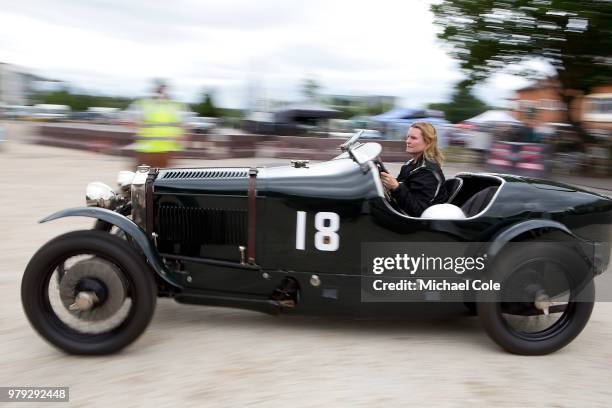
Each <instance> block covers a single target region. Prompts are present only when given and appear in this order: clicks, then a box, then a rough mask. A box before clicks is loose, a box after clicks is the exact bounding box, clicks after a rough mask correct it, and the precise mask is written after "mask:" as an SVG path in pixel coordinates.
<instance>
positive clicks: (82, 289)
mask: <svg viewBox="0 0 612 408" xmlns="http://www.w3.org/2000/svg"><path fill="white" fill-rule="evenodd" d="M126 287H127V285H126V283H125V281H124V278H123V274H122V272H121V270H120V269H119V268H118V267H117V266H115V265H114V264H112V263H111V262H109V261H106V260H104V259H101V258H95V257H94V258H91V259H86V260H82V261H79V262H77V263H75V264H74V265H73V266H72V267H70V269H68V270H67V271H66V272H65V274H64V277H63V278H62V280H61V282H60V299H61V301H62V304H63V305H64V307H65V308H66V309H67V310H68V311H70V313H71V314H73V315H75V316H77V317H78V318H79V319H81V320H87V321H99V320H104V319H107V318H109V317H110V316H112V315H114V314H115V313H116V312H117V311H118V310H119V309H120V308H121V305H122V304H123V302H124V300H125V298H126V296H127V290H126Z"/></svg>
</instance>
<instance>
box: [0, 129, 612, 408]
mask: <svg viewBox="0 0 612 408" xmlns="http://www.w3.org/2000/svg"><path fill="white" fill-rule="evenodd" d="M15 132H16V133H14V134H13V139H18V138H19V135H18V132H17V131H15ZM5 144H6V146H5V147H4V149H3V151H2V152H0V174H1V176H0V191H1V193H0V237H2V238H1V241H0V250H1V253H2V254H3V257H4V259H3V262H2V263H1V264H0V291H1V293H2V294H3V296H2V297H1V298H0V305H1V306H0V351H1V354H0V386H44V385H48V386H69V387H70V403H69V404H70V406H91V405H94V406H124V407H131V406H223V407H230V406H236V407H239V406H247V405H248V406H266V407H268V406H285V407H287V406H290V407H298V406H299V407H302V406H304V407H311V406H322V405H325V406H367V407H372V406H384V407H389V406H400V405H401V406H406V405H408V404H413V405H415V406H425V405H435V406H465V405H471V406H515V407H519V406H520V407H523V406H559V407H576V406H589V407H595V406H601V407H607V406H610V400H612V389H611V388H610V384H612V371H611V370H610V367H612V319H611V317H612V304H611V303H599V304H597V305H596V307H595V311H594V314H593V316H592V318H591V321H590V323H589V324H588V326H587V328H586V329H585V330H584V332H583V333H582V334H581V335H580V336H579V337H578V338H577V339H576V340H575V341H574V342H573V343H572V344H570V345H569V346H568V347H566V348H565V349H563V350H561V351H559V352H557V353H555V354H552V355H549V356H544V357H520V356H514V355H510V354H506V353H504V352H503V351H501V350H500V349H499V348H498V347H497V346H496V345H495V344H494V343H493V342H492V341H490V340H489V339H488V337H487V336H486V334H485V333H484V331H483V330H481V328H480V327H479V325H478V320H477V319H476V318H471V317H466V316H459V317H453V318H446V319H435V320H410V321H385V320H346V319H320V318H305V317H291V316H280V317H273V316H267V315H263V314H258V313H255V312H248V311H241V310H231V309H221V308H211V307H199V306H186V305H179V304H177V303H175V302H173V301H171V300H167V299H162V300H160V301H159V302H158V306H157V310H156V313H155V316H154V318H153V321H152V323H151V325H150V326H149V328H148V329H147V331H146V332H145V333H144V335H143V336H141V338H140V339H139V340H138V341H136V342H135V343H134V344H133V345H132V346H130V347H128V348H127V349H125V350H124V351H123V352H121V353H119V354H116V355H112V356H107V357H96V358H89V357H87V358H85V357H74V356H68V355H65V354H63V353H61V352H60V351H57V350H56V349H54V348H52V347H51V346H50V345H48V344H47V343H46V342H45V341H44V340H43V339H42V338H40V337H39V336H38V335H37V334H35V333H34V331H33V330H32V328H31V327H30V326H29V324H28V322H27V320H26V318H25V316H24V314H23V310H22V307H21V303H20V297H19V285H20V280H21V275H22V273H23V270H24V268H25V265H26V263H27V262H28V260H29V258H30V257H31V256H32V254H33V253H34V252H35V251H36V249H37V248H38V247H40V246H41V245H42V244H43V243H44V242H46V241H48V240H49V239H51V238H52V237H54V236H56V235H58V234H61V233H63V232H66V231H69V230H75V229H85V228H90V227H91V220H88V219H79V218H68V219H64V220H58V221H55V222H51V223H47V224H42V225H40V224H37V221H38V220H39V219H41V218H42V217H44V216H46V215H48V214H50V213H52V212H54V211H56V210H59V209H63V208H67V207H73V206H80V205H82V203H83V193H84V187H85V185H86V183H88V182H90V181H94V180H100V181H103V182H106V183H108V184H110V185H114V178H115V175H116V173H117V171H119V170H122V169H125V168H127V167H128V166H129V164H130V163H129V162H127V161H126V159H123V158H117V157H108V156H99V155H95V154H91V153H86V152H80V151H73V150H64V149H57V148H49V147H42V146H33V145H26V144H20V143H17V142H8V143H5ZM241 162H243V161H223V162H222V163H220V162H215V163H216V164H220V165H227V164H240V163H241ZM247 162H248V163H250V164H252V163H254V162H258V163H259V164H262V163H268V164H277V163H278V161H274V160H269V159H258V160H248V161H247ZM282 162H286V161H284V160H283V161H282ZM190 163H192V162H184V163H183V164H185V165H189V164H190ZM198 164H199V165H209V164H210V163H206V162H203V161H198ZM390 167H391V169H392V170H393V171H396V170H397V168H398V167H399V166H398V165H394V166H390ZM459 170H461V169H459ZM446 171H447V174H452V173H453V171H452V170H451V171H449V170H448V169H446ZM13 405H15V406H18V407H23V406H28V404H25V405H24V404H13ZM58 405H59V404H58ZM54 406H55V405H54Z"/></svg>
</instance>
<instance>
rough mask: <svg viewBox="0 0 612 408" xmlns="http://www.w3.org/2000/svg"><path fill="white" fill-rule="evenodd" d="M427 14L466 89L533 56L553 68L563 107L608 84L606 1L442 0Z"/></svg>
mask: <svg viewBox="0 0 612 408" xmlns="http://www.w3.org/2000/svg"><path fill="white" fill-rule="evenodd" d="M431 10H432V11H433V13H434V15H435V23H436V24H437V25H438V26H440V27H441V28H442V31H441V32H440V33H439V34H438V37H439V38H440V39H442V40H444V41H445V42H447V43H448V45H450V54H451V55H452V56H453V57H455V58H457V59H458V60H459V62H460V66H461V69H462V70H463V71H464V73H465V74H466V75H467V78H468V79H467V85H468V86H471V85H473V84H476V83H478V82H482V81H483V80H484V79H486V78H488V77H489V76H490V75H491V74H492V73H494V72H499V71H503V70H506V69H508V68H509V67H516V66H517V64H518V63H522V62H525V61H528V60H531V59H534V58H543V59H545V60H546V61H548V62H549V63H550V64H551V65H552V66H553V67H554V68H555V70H556V77H557V80H558V82H559V93H560V95H559V96H560V98H561V99H562V100H563V101H564V102H565V103H566V105H567V106H570V105H571V101H572V99H573V98H574V97H575V96H577V92H576V91H579V92H578V93H583V94H587V93H589V92H590V91H591V89H592V88H593V87H595V86H598V85H608V84H610V83H611V81H612V59H611V57H610V50H611V49H612V2H610V1H603V0H586V1H575V0H574V1H570V0H445V1H442V2H440V3H438V4H435V5H432V6H431ZM523 74H525V73H524V72H523ZM567 119H568V121H570V122H572V121H573V119H572V118H571V117H570V116H569V115H568V118H567ZM576 125H579V124H576Z"/></svg>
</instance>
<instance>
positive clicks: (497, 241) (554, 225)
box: [487, 220, 584, 257]
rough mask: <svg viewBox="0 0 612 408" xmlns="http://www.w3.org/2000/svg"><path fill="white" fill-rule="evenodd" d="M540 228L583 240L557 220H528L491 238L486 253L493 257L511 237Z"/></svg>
mask: <svg viewBox="0 0 612 408" xmlns="http://www.w3.org/2000/svg"><path fill="white" fill-rule="evenodd" d="M542 228H550V229H555V230H558V231H561V232H563V233H564V234H567V235H569V236H570V237H572V238H574V239H576V240H578V241H580V242H584V240H583V239H581V238H579V237H577V236H576V235H575V234H574V233H573V232H572V231H570V230H569V228H567V227H566V226H565V225H563V224H561V223H560V222H557V221H552V220H529V221H524V222H520V223H518V224H514V225H512V226H511V227H508V228H506V229H505V230H503V231H502V232H500V233H499V234H497V235H496V236H495V238H493V240H492V242H491V244H490V245H489V246H488V248H487V254H488V256H490V257H494V256H496V255H497V254H499V252H500V251H501V250H502V249H503V248H504V246H505V245H506V244H507V243H508V242H510V241H511V240H512V239H513V238H516V237H518V236H519V235H521V234H523V233H525V232H527V231H532V230H538V229H542Z"/></svg>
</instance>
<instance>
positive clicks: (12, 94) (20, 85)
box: [0, 62, 65, 106]
mask: <svg viewBox="0 0 612 408" xmlns="http://www.w3.org/2000/svg"><path fill="white" fill-rule="evenodd" d="M64 85H65V84H64V83H63V82H61V81H57V80H53V79H47V78H43V77H40V76H38V75H34V74H32V73H30V72H28V71H27V70H26V69H25V68H22V67H19V66H17V65H13V64H6V63H3V62H0V106H16V105H32V104H33V103H34V101H33V100H32V97H33V95H34V94H35V93H36V92H46V91H55V90H58V89H60V88H62V87H63V86H64Z"/></svg>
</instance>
